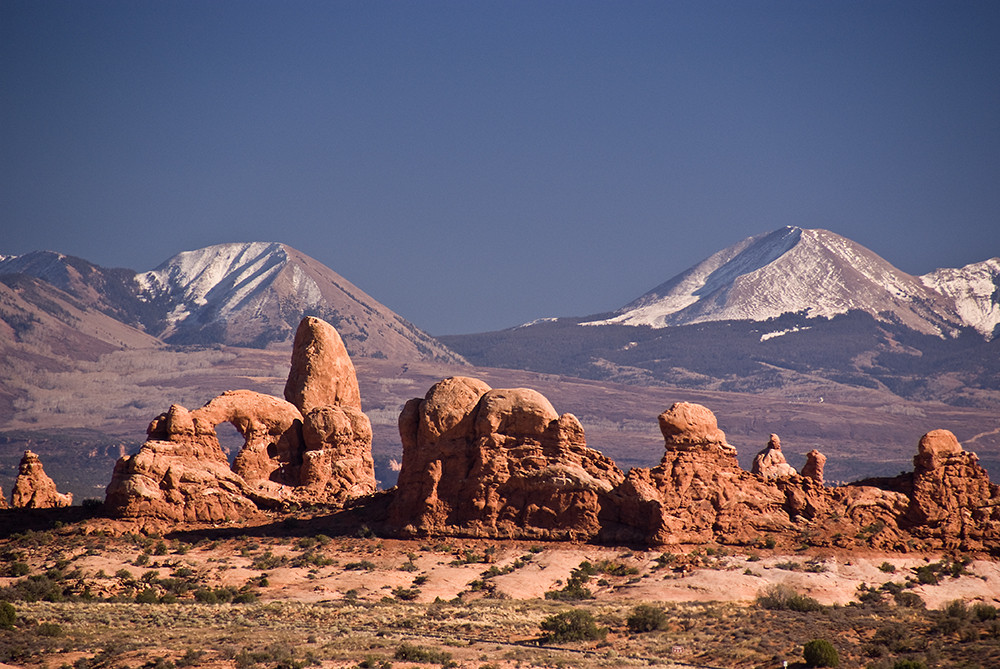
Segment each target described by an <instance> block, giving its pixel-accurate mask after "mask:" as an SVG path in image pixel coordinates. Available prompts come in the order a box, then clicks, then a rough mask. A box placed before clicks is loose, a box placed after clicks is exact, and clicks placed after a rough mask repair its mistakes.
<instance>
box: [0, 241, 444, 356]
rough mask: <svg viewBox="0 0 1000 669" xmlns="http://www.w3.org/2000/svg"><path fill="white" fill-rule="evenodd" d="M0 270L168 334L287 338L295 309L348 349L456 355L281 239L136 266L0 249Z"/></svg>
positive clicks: (258, 343)
mask: <svg viewBox="0 0 1000 669" xmlns="http://www.w3.org/2000/svg"><path fill="white" fill-rule="evenodd" d="M0 274H27V275H29V276H33V277H36V278H40V279H43V280H45V281H47V282H48V283H50V284H52V285H54V286H55V287H57V288H59V289H60V290H62V291H65V292H66V293H68V294H69V295H70V296H72V297H73V298H75V299H76V300H78V301H79V302H80V303H82V304H83V305H85V306H87V307H91V308H94V309H96V310H98V311H101V312H103V313H105V314H107V315H111V316H113V317H114V318H116V319H117V320H119V321H122V322H124V323H127V324H129V325H134V326H136V327H138V328H140V329H141V330H144V331H145V332H146V333H148V334H150V335H153V336H154V337H157V338H159V339H161V340H163V341H165V342H168V343H171V344H200V345H211V344H230V345H236V346H253V347H266V346H269V345H279V344H280V345H285V344H290V342H291V339H292V337H293V336H294V333H295V328H296V327H297V326H298V323H299V321H300V320H301V319H302V317H303V316H305V315H312V316H318V317H320V318H323V319H324V320H327V321H328V322H330V323H332V324H333V325H334V326H335V327H336V328H337V330H338V331H339V332H340V334H341V336H342V337H343V338H344V343H345V345H346V346H347V348H348V350H349V351H350V352H351V354H352V355H357V356H370V357H390V358H394V357H399V358H403V359H410V360H419V359H437V360H444V361H449V362H462V359H461V357H460V356H458V355H457V354H455V353H453V352H452V351H450V350H449V349H448V348H447V347H445V346H443V345H441V344H440V343H439V342H438V341H436V340H435V339H434V338H432V337H430V336H429V335H427V334H426V333H424V332H422V331H421V330H419V329H418V328H416V327H415V326H413V325H412V324H411V323H409V322H408V321H406V320H405V319H403V318H402V317H401V316H399V315H398V314H396V313H395V312H393V311H392V310H390V309H389V308H388V307H386V306H385V305H383V304H381V303H379V302H378V301H377V300H375V299H374V298H372V297H371V296H369V295H367V294H366V293H365V292H363V291H362V290H361V289H359V288H358V287H357V286H355V285H354V284H352V283H351V282H349V281H347V280H346V279H345V278H344V277H342V276H340V275H339V274H337V273H336V272H334V271H333V270H331V269H330V268H329V267H326V266H325V265H323V264H322V263H320V262H319V261H317V260H315V259H313V258H310V257H309V256H307V255H305V254H304V253H302V252H300V251H297V250H295V249H293V248H291V247H290V246H286V245H284V244H278V243H267V242H248V243H233V244H218V245H215V246H209V247H207V248H203V249H197V250H194V251H185V252H183V253H179V254H177V255H176V256H174V257H172V258H170V259H169V260H167V261H166V262H164V263H162V264H161V265H159V266H158V267H157V268H156V269H153V270H151V271H148V272H139V273H137V272H135V271H134V270H126V269H105V268H102V267H99V266H97V265H94V264H92V263H89V262H88V261H86V260H82V259H80V258H74V257H72V256H65V255H62V254H58V253H53V252H49V251H39V252H34V253H29V254H26V255H24V256H5V257H2V258H0Z"/></svg>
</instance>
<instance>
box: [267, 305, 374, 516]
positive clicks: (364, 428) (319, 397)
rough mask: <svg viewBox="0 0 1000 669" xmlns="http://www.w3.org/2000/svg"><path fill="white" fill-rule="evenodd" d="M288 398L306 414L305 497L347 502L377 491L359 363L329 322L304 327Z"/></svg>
mask: <svg viewBox="0 0 1000 669" xmlns="http://www.w3.org/2000/svg"><path fill="white" fill-rule="evenodd" d="M285 399H286V400H288V401H289V402H291V403H292V404H294V405H295V406H296V407H297V408H298V410H299V411H300V412H301V413H302V416H303V425H302V439H303V443H304V449H303V452H302V468H301V470H300V472H299V485H301V486H302V488H303V490H302V491H301V493H300V497H302V498H303V499H308V500H309V501H313V502H320V501H324V500H325V501H326V502H329V501H331V500H332V501H335V502H336V503H339V504H343V503H344V502H346V501H347V500H349V499H352V498H357V497H363V496H365V495H370V494H372V493H373V492H375V490H376V488H377V487H378V483H377V481H376V480H375V461H374V460H373V459H372V426H371V421H369V420H368V416H366V415H365V414H364V413H362V411H361V391H360V389H359V387H358V377H357V374H356V373H355V370H354V363H352V362H351V358H350V356H349V355H348V354H347V349H346V348H345V347H344V342H343V341H342V340H341V338H340V335H339V334H338V333H337V330H336V328H334V327H333V326H332V325H330V324H329V323H327V322H325V321H322V320H320V319H318V318H312V317H307V318H303V319H302V322H301V323H299V327H298V330H296V331H295V344H294V346H293V347H292V364H291V370H290V371H289V373H288V380H287V382H286V383H285Z"/></svg>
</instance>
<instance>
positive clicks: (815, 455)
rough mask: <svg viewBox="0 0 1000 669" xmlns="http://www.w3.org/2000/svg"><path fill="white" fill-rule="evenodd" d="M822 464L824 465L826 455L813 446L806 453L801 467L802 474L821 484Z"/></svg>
mask: <svg viewBox="0 0 1000 669" xmlns="http://www.w3.org/2000/svg"><path fill="white" fill-rule="evenodd" d="M824 466H826V456H825V455H823V454H822V453H820V452H819V451H817V450H816V449H815V448H814V449H812V450H811V451H809V452H808V453H806V464H805V466H804V467H803V468H802V476H804V477H806V478H809V479H812V480H813V481H816V482H817V483H819V484H820V485H823V467H824Z"/></svg>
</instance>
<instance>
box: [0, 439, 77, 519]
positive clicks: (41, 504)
mask: <svg viewBox="0 0 1000 669" xmlns="http://www.w3.org/2000/svg"><path fill="white" fill-rule="evenodd" d="M72 503H73V494H72V493H61V492H59V491H58V490H56V484H55V482H54V481H53V480H52V479H51V478H49V476H48V474H46V473H45V469H43V468H42V461H41V459H40V458H39V457H38V456H37V455H36V454H35V453H33V452H32V451H25V452H24V456H23V457H22V458H21V464H20V466H19V467H18V472H17V478H16V479H15V480H14V490H13V491H12V493H11V504H10V505H11V506H12V507H14V508H15V509H56V508H60V507H64V506H69V505H71V504H72ZM4 506H5V507H6V503H5V504H4Z"/></svg>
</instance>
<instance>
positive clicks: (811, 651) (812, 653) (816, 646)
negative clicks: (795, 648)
mask: <svg viewBox="0 0 1000 669" xmlns="http://www.w3.org/2000/svg"><path fill="white" fill-rule="evenodd" d="M802 657H803V659H805V661H806V666H807V667H837V666H840V657H839V656H838V655H837V649H836V648H834V647H833V644H832V643H830V642H829V641H827V640H826V639H813V640H812V641H810V642H809V643H807V644H806V645H805V646H804V647H803V648H802Z"/></svg>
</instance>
